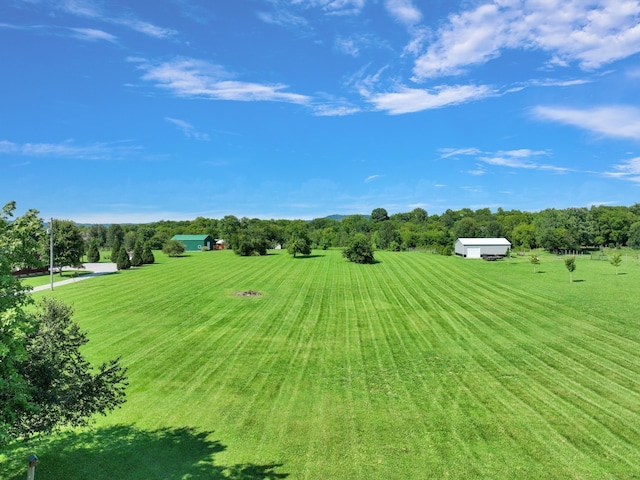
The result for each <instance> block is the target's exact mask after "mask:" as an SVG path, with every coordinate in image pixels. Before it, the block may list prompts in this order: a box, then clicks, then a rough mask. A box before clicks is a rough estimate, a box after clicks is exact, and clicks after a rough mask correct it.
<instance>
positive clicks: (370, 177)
mask: <svg viewBox="0 0 640 480" xmlns="http://www.w3.org/2000/svg"><path fill="white" fill-rule="evenodd" d="M381 177H382V175H369V176H368V177H367V178H365V180H364V183H369V182H373V181H374V180H377V179H378V178H381Z"/></svg>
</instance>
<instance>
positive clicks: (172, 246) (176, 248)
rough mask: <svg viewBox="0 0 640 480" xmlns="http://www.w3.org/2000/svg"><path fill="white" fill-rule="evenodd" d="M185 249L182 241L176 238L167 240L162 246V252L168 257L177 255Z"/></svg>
mask: <svg viewBox="0 0 640 480" xmlns="http://www.w3.org/2000/svg"><path fill="white" fill-rule="evenodd" d="M184 251H185V246H184V243H182V242H180V241H178V240H167V242H166V243H165V244H164V246H163V247H162V253H164V254H165V255H169V256H170V257H179V256H180V255H182V254H183V253H184Z"/></svg>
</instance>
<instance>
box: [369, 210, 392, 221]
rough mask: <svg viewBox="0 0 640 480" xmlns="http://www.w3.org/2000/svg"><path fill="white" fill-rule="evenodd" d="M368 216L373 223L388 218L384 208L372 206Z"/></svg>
mask: <svg viewBox="0 0 640 480" xmlns="http://www.w3.org/2000/svg"><path fill="white" fill-rule="evenodd" d="M370 218H371V221H372V222H373V223H380V222H384V221H386V220H389V214H388V213H387V211H386V210H385V209H384V208H374V209H373V210H372V211H371V216H370Z"/></svg>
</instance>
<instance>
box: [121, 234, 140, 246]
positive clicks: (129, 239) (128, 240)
mask: <svg viewBox="0 0 640 480" xmlns="http://www.w3.org/2000/svg"><path fill="white" fill-rule="evenodd" d="M137 239H138V234H137V233H136V232H133V231H129V232H127V233H125V234H124V241H123V242H122V244H123V245H124V248H126V249H127V250H133V247H134V246H135V245H136V240H137Z"/></svg>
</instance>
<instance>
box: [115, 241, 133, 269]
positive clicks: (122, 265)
mask: <svg viewBox="0 0 640 480" xmlns="http://www.w3.org/2000/svg"><path fill="white" fill-rule="evenodd" d="M116 265H117V267H118V270H128V269H130V268H131V260H130V259H129V252H127V249H126V248H124V245H123V246H122V247H120V252H119V253H118V260H117V261H116Z"/></svg>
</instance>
